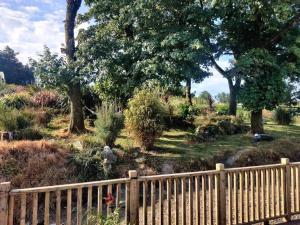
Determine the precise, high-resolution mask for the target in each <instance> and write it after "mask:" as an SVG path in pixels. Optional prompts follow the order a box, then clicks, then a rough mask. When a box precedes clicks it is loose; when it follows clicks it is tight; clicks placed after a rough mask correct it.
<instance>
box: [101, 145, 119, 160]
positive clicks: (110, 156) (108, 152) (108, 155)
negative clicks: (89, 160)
mask: <svg viewBox="0 0 300 225" xmlns="http://www.w3.org/2000/svg"><path fill="white" fill-rule="evenodd" d="M101 156H102V157H103V159H104V160H105V159H106V160H107V161H108V162H109V163H114V162H116V161H117V156H115V155H114V152H113V150H112V149H111V148H110V147H109V146H105V147H104V149H103V151H102V153H101Z"/></svg>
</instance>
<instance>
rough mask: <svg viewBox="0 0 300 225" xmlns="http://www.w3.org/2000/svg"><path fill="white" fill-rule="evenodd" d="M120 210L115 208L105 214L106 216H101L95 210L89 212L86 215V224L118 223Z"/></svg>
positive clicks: (118, 224) (105, 224) (111, 224)
mask: <svg viewBox="0 0 300 225" xmlns="http://www.w3.org/2000/svg"><path fill="white" fill-rule="evenodd" d="M120 224H121V220H120V210H119V209H115V210H114V211H113V213H111V214H109V215H107V217H103V216H101V215H98V213H97V212H94V213H91V215H89V216H88V221H87V225H120Z"/></svg>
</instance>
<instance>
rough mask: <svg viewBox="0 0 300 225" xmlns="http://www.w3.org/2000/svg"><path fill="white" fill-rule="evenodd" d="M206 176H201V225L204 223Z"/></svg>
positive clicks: (205, 219)
mask: <svg viewBox="0 0 300 225" xmlns="http://www.w3.org/2000/svg"><path fill="white" fill-rule="evenodd" d="M206 215H207V214H206V176H204V175H203V176H202V225H206V221H207V216H206Z"/></svg>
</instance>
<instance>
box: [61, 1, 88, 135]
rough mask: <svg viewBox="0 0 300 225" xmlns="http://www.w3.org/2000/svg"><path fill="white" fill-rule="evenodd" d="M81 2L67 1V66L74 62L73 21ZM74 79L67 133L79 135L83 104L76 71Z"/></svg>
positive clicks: (82, 124) (70, 86)
mask: <svg viewBox="0 0 300 225" xmlns="http://www.w3.org/2000/svg"><path fill="white" fill-rule="evenodd" d="M81 2H82V0H67V12H66V20H65V42H66V49H65V52H66V58H67V62H68V64H69V65H71V64H73V63H74V62H75V61H76V57H75V51H76V50H75V37H74V28H75V19H76V16H77V12H78V10H79V8H80V5H81ZM74 77H75V79H73V80H72V81H71V82H70V83H69V84H68V96H69V99H70V102H71V114H70V125H69V132H71V133H79V132H82V131H84V130H85V127H84V116H83V104H82V96H81V88H80V81H78V80H77V79H76V71H74Z"/></svg>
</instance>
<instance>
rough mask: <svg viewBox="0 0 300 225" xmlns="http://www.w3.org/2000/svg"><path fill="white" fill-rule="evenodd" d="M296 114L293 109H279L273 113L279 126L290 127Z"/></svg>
mask: <svg viewBox="0 0 300 225" xmlns="http://www.w3.org/2000/svg"><path fill="white" fill-rule="evenodd" d="M293 117H294V112H293V111H292V110H291V109H287V108H283V107H277V108H276V109H275V111H274V112H273V119H274V121H275V122H276V123H278V124H279V125H290V124H291V123H292V122H293Z"/></svg>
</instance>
